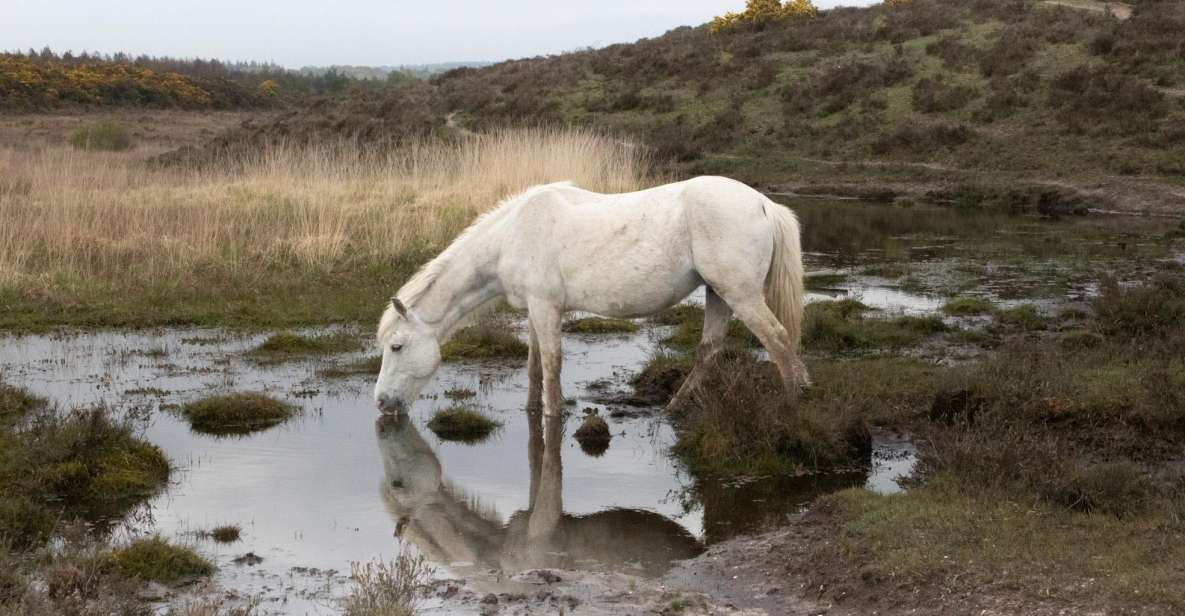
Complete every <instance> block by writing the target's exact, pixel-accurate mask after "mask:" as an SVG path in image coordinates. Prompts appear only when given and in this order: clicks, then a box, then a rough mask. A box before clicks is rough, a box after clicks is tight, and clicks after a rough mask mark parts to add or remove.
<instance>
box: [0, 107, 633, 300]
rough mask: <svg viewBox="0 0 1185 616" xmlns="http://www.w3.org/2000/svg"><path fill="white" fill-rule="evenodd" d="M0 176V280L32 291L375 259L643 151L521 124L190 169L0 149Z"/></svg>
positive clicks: (625, 180) (616, 185) (606, 182)
mask: <svg viewBox="0 0 1185 616" xmlns="http://www.w3.org/2000/svg"><path fill="white" fill-rule="evenodd" d="M0 177H3V178H4V179H3V180H0V221H2V222H3V224H0V284H6V285H14V284H15V285H19V286H22V287H27V286H34V287H35V286H38V283H39V282H40V283H46V282H48V281H52V280H53V279H54V278H55V277H61V276H63V275H67V276H81V277H94V278H99V279H104V280H117V279H122V280H126V279H128V278H132V279H137V280H142V281H145V280H147V281H151V280H156V279H162V278H164V279H168V278H174V277H181V276H189V275H194V274H195V273H199V272H202V271H206V270H211V269H212V270H219V271H222V272H226V273H231V274H234V273H240V272H242V271H243V270H255V271H259V270H266V271H269V272H274V271H276V269H277V268H278V269H281V270H286V269H290V268H293V267H297V268H301V267H303V268H314V269H331V270H332V269H335V268H339V267H343V266H356V265H359V264H366V263H374V262H381V261H383V260H385V259H391V258H396V257H400V256H402V255H405V254H407V253H408V251H411V250H428V251H430V250H432V249H434V248H437V247H440V246H441V245H442V244H444V243H446V242H447V241H448V240H449V239H450V238H451V237H452V236H453V235H455V234H456V233H457V232H458V231H459V230H460V229H462V228H463V227H464V226H465V225H467V224H468V223H469V222H470V221H471V220H472V219H473V218H474V217H475V216H476V215H478V214H480V213H481V212H483V211H485V210H486V209H488V208H490V207H493V206H494V205H495V204H496V203H498V201H499V200H500V199H502V198H504V197H506V196H508V195H511V194H513V193H515V192H518V191H520V190H522V189H524V188H526V187H528V186H530V185H533V184H539V183H544V182H551V181H558V180H572V181H575V182H577V183H578V184H580V185H581V186H584V187H587V188H590V189H594V190H602V191H625V190H635V189H637V188H639V187H641V186H642V185H643V184H644V183H645V182H646V161H645V159H644V156H643V155H641V154H640V153H639V152H638V151H637V150H636V149H633V148H630V147H629V146H628V145H626V144H621V143H619V142H616V141H614V140H612V139H610V138H607V137H605V136H602V135H600V134H597V133H593V132H588V131H581V130H546V129H535V130H518V131H501V132H495V133H491V134H486V135H475V136H471V137H467V138H463V139H461V140H458V141H453V142H448V143H445V142H421V143H415V144H410V145H407V146H405V147H402V148H399V149H396V150H393V151H376V150H368V149H366V148H365V147H362V146H359V145H357V144H355V143H352V142H351V143H341V144H332V145H319V146H313V147H301V148H298V147H290V146H283V145H281V146H274V147H270V148H267V149H265V150H262V151H260V152H258V153H255V154H253V155H250V156H247V157H240V158H236V159H227V160H226V161H225V163H224V164H221V165H217V166H215V167H212V168H203V169H168V168H163V169H159V168H153V167H152V166H150V165H147V164H145V162H144V161H143V160H142V159H139V158H137V157H136V155H135V154H134V153H128V154H125V153H93V152H85V151H76V150H71V149H67V148H64V147H63V148H49V149H42V150H39V151H35V152H28V151H22V152H17V151H15V150H0Z"/></svg>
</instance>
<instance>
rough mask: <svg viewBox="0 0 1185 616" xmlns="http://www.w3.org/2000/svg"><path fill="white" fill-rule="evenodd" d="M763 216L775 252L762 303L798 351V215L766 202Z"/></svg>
mask: <svg viewBox="0 0 1185 616" xmlns="http://www.w3.org/2000/svg"><path fill="white" fill-rule="evenodd" d="M765 215H766V217H767V218H769V220H770V222H772V223H773V227H774V255H773V260H772V262H771V263H770V266H769V273H767V274H766V276H765V304H766V305H767V306H769V309H770V310H771V311H773V313H774V316H776V317H777V318H778V321H780V322H781V323H782V327H785V328H786V332H787V333H789V334H790V342H791V346H792V348H793V349H794V350H795V351H797V350H798V346H799V343H800V341H801V340H802V311H803V282H802V277H803V271H802V244H801V243H800V238H799V232H798V217H797V216H795V215H794V212H792V211H790V208H788V207H785V206H783V205H779V204H777V203H774V202H773V201H766V203H765Z"/></svg>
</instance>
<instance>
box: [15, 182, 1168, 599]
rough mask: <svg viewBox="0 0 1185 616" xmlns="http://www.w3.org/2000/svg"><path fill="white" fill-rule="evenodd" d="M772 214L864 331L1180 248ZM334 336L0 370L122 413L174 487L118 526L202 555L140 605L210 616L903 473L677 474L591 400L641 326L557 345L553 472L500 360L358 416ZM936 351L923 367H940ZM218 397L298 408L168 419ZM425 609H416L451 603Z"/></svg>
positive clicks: (1120, 223)
mask: <svg viewBox="0 0 1185 616" xmlns="http://www.w3.org/2000/svg"><path fill="white" fill-rule="evenodd" d="M794 207H795V209H796V210H797V211H798V213H799V216H800V218H801V220H802V223H803V228H804V244H805V248H806V250H807V262H808V269H809V270H811V271H812V272H815V273H816V274H819V275H818V276H815V277H813V278H812V281H813V282H812V288H813V291H812V294H811V299H812V301H818V300H824V299H829V298H834V297H841V296H842V297H854V298H857V299H860V300H861V301H863V302H864V303H866V304H868V305H870V306H873V307H874V308H879V309H881V312H882V313H884V314H897V313H902V312H906V313H913V314H925V313H933V312H936V311H938V310H939V309H940V308H941V307H942V305H943V304H944V303H945V302H946V301H947V299H949V298H950V297H954V296H966V295H974V296H980V297H985V298H987V299H990V300H992V301H993V302H995V303H996V304H997V305H1001V306H1008V305H1014V304H1017V303H1021V302H1027V303H1034V304H1035V305H1036V306H1038V307H1039V308H1040V309H1041V310H1042V311H1044V312H1049V313H1052V312H1054V311H1056V310H1059V309H1060V308H1062V307H1066V306H1073V305H1074V304H1076V303H1081V302H1082V301H1083V300H1085V299H1087V298H1088V297H1089V296H1090V294H1091V293H1092V292H1093V291H1094V290H1095V289H1096V285H1097V281H1098V280H1099V277H1100V275H1101V274H1104V273H1113V274H1115V275H1117V276H1119V277H1120V278H1121V279H1122V278H1127V277H1135V276H1136V275H1138V274H1142V273H1146V271H1145V270H1149V269H1156V268H1166V267H1179V266H1180V265H1179V264H1180V263H1182V262H1185V259H1183V258H1182V255H1181V253H1180V250H1179V246H1180V244H1179V242H1178V243H1175V244H1174V242H1173V240H1171V239H1169V238H1168V231H1169V230H1171V229H1172V228H1173V227H1172V225H1175V223H1168V224H1166V223H1165V222H1163V221H1157V220H1147V219H1138V218H1117V217H1109V218H1093V217H1092V218H1088V219H1080V218H1075V219H1068V220H1061V221H1047V220H1039V219H1036V218H1016V217H1009V216H1006V215H993V214H984V213H972V212H966V211H957V210H952V209H940V208H928V207H922V206H916V207H901V206H888V205H870V204H863V203H858V202H824V201H810V200H806V201H799V202H795V203H794ZM1173 263H1176V264H1178V265H1176V266H1174V265H1172V264H1173ZM696 300H697V297H694V296H693V298H692V301H696ZM956 321H957V320H956ZM958 324H959V326H963V327H975V326H976V323H975V322H974V321H973V320H967V319H964V320H962V321H958ZM346 331H347V333H349V334H352V335H354V336H355V337H356V338H357V339H358V341H359V347H358V350H357V351H354V352H349V353H342V354H336V355H331V356H325V357H318V358H305V359H297V360H291V361H282V362H278V361H263V362H261V361H259V359H258V358H253V357H252V356H251V355H250V354H249V353H248V351H249V350H251V349H252V348H254V347H255V346H256V345H258V344H259V343H260V342H261V341H262V340H263V338H264V337H265V336H264V335H263V334H260V335H242V334H230V333H226V332H222V331H216V330H192V329H186V330H161V331H137V332H122V331H114V332H113V331H105V332H62V333H57V334H52V335H37V336H6V337H4V339H3V340H2V343H0V369H2V370H3V372H4V373H5V375H6V379H8V380H9V381H11V382H13V383H16V384H20V385H22V386H24V387H27V388H28V389H30V390H32V391H34V392H36V393H39V394H42V395H45V396H47V397H49V398H50V399H52V400H54V401H55V402H56V403H58V404H60V405H63V406H66V407H75V406H87V405H94V404H106V405H109V406H112V407H114V408H117V409H119V410H120V411H121V412H124V413H126V414H128V415H129V416H133V417H136V418H137V419H136V420H137V421H139V422H140V425H142V428H143V431H144V435H145V437H146V438H147V439H148V440H150V441H151V442H153V443H156V444H157V445H159V446H160V447H161V448H162V449H163V450H164V451H165V453H166V454H167V455H168V456H169V458H170V459H171V460H172V461H173V462H174V465H175V466H176V467H177V468H179V469H180V472H178V473H176V474H175V475H174V481H173V483H172V484H171V485H170V487H169V489H168V490H167V491H166V492H165V493H163V494H161V495H160V496H159V497H157V498H155V499H154V500H153V501H151V502H150V503H148V504H147V505H146V506H145V507H143V508H142V509H141V510H140V511H138V512H136V513H135V514H133V515H132V516H131V517H130V518H129V519H128V520H125V521H124V523H123V524H122V525H120V527H119V529H118V530H117V531H116V532H117V533H119V534H146V533H160V534H162V535H166V536H169V537H174V538H178V539H180V540H182V541H185V542H189V543H192V544H194V545H195V546H196V547H198V549H199V550H200V551H201V552H203V553H205V554H207V555H209V556H211V557H213V558H214V559H215V560H216V562H217V564H218V565H219V572H218V574H217V575H216V576H215V578H214V579H213V580H212V581H211V583H210V584H209V585H208V586H204V587H201V588H198V589H192V588H191V589H188V590H187V591H185V594H184V596H182V597H177V596H173V595H171V594H170V591H165V590H164V589H159V597H158V598H159V599H160V600H161V602H162V605H163V603H164V602H167V601H169V600H173V601H180V600H184V598H185V597H188V596H195V595H202V594H205V595H210V594H216V595H218V596H221V597H224V598H226V599H227V600H228V601H229V602H230V603H231V604H233V603H236V602H242V601H245V600H247V599H248V598H250V597H257V596H258V597H262V608H263V609H264V610H266V611H271V612H282V613H297V614H300V613H326V614H328V613H334V612H335V611H336V607H335V598H336V597H338V596H340V594H341V593H342V592H343V591H344V590H345V589H346V588H347V587H348V583H347V582H348V580H347V575H348V573H349V567H350V563H351V562H355V561H362V562H367V561H373V560H381V559H389V558H391V557H393V556H395V555H396V554H398V553H399V552H400V550H401V549H402V548H403V547H404V545H405V544H407V545H410V546H413V547H414V548H415V549H416V550H418V551H420V552H421V553H424V554H425V555H427V556H428V557H429V558H430V559H431V560H432V561H433V562H434V563H435V564H437V565H438V566H439V568H440V569H439V571H438V576H440V577H442V578H443V577H451V578H462V579H464V580H466V584H467V586H468V588H469V589H470V590H472V591H474V592H476V593H478V594H479V595H480V594H481V593H485V592H510V593H515V592H522V593H528V592H531V590H532V589H533V588H536V587H537V584H534V583H533V582H532V581H531V580H527V579H524V578H523V577H522V575H521V572H522V571H525V570H530V569H536V568H548V569H561V570H572V569H576V570H583V571H590V572H599V573H603V574H608V575H616V574H626V575H636V576H641V577H650V578H653V577H657V576H661V575H663V574H664V573H665V572H666V571H667V569H668V568H669V566H670V563H671V562H672V561H674V560H678V559H685V558H689V557H692V556H695V555H697V554H699V553H701V552H702V551H703V550H704V549H705V547H706V546H708V545H711V544H713V543H716V542H720V541H722V540H725V539H729V538H732V537H734V536H736V535H738V534H741V533H745V532H751V531H756V530H759V529H762V528H765V527H767V526H768V525H770V524H774V523H777V522H779V521H783V520H785V519H786V517H787V516H789V515H793V514H794V513H796V512H798V511H799V510H800V509H801V508H802V506H803V505H804V504H805V503H806V502H808V501H809V500H811V499H812V498H815V497H817V496H818V495H820V494H823V493H826V492H829V491H832V490H837V489H840V488H845V487H851V486H858V485H865V486H867V487H868V488H870V489H873V490H877V491H894V490H898V489H900V488H899V487H898V485H897V482H896V479H897V478H899V477H901V476H904V475H907V474H908V473H909V471H910V468H911V467H912V464H913V457H912V448H911V447H910V445H909V443H908V440H907V435H899V434H891V433H878V434H876V435H875V436H876V441H877V448H876V454H875V456H874V458H875V460H874V462H875V465H874V467H873V468H870V469H853V470H851V471H850V472H846V473H837V474H831V475H806V476H798V477H778V478H770V477H764V478H749V479H744V480H739V481H733V482H730V483H727V484H723V483H718V482H713V481H705V480H698V481H697V480H695V479H694V478H692V477H690V476H688V475H687V474H686V473H685V472H683V471H682V470H681V469H680V468H679V466H678V465H677V464H676V463H675V462H674V461H673V460H672V459H671V458H670V457H668V455H667V449H668V448H669V446H670V445H671V443H672V442H673V438H674V437H673V434H672V432H671V428H670V427H669V426H668V425H667V424H666V423H664V422H662V421H661V420H660V419H659V418H658V417H657V415H656V414H655V413H654V412H653V411H654V409H626V408H624V407H618V406H614V405H608V406H606V405H602V404H598V403H596V402H595V401H594V400H604V399H605V394H606V391H605V390H604V386H605V384H604V383H603V381H604V380H606V379H608V388H609V390H610V391H613V390H616V389H624V388H626V387H627V385H626V381H627V380H628V378H629V377H630V376H631V375H633V374H634V373H636V372H637V371H638V369H639V368H640V367H641V366H642V365H643V364H644V363H645V362H646V360H647V359H648V358H649V357H650V356H651V354H652V353H653V352H654V350H655V349H656V348H657V346H658V341H659V340H661V339H662V338H663V337H664V336H665V335H666V334H667V333H668V332H669V329H668V328H663V327H658V326H652V325H646V326H644V327H643V328H642V329H641V331H640V332H639V333H636V334H628V335H609V336H584V335H566V337H565V353H566V360H565V366H564V386H565V393H566V394H567V395H568V396H569V397H571V398H574V399H575V404H573V405H572V407H571V409H572V413H571V414H570V415H569V416H568V417H567V418H566V419H564V420H563V422H564V425H563V426H556V425H547V426H539V429H542V430H545V431H547V432H553V431H556V430H561V429H562V433H563V438H564V441H563V443H564V447H563V448H562V473H560V474H556V473H548V472H541V469H542V465H541V463H540V461H539V458H538V455H537V454H538V451H537V450H534V453H533V450H532V447H537V445H538V438H539V432H538V431H535V432H533V431H532V429H531V423H530V420H529V418H528V416H527V414H526V413H525V412H524V410H523V405H524V402H525V399H526V375H525V369H524V368H523V366H522V365H521V364H522V362H488V363H465V364H452V365H447V366H446V367H445V368H444V369H443V370H442V371H441V373H440V374H439V375H438V376H437V378H436V380H435V381H434V383H433V384H432V385H431V387H430V389H429V390H428V391H427V392H426V396H425V398H424V399H423V400H421V401H420V402H419V403H418V404H417V405H415V407H414V408H413V409H412V411H411V413H410V416H409V417H406V418H390V417H388V418H380V417H379V416H378V414H377V413H376V411H375V409H374V405H373V403H372V402H371V400H370V387H371V384H372V380H371V377H370V376H369V375H365V374H363V375H356V376H352V377H348V378H330V377H328V376H327V375H326V374H324V372H325V371H326V370H327V369H330V368H333V367H334V366H339V365H344V364H347V363H349V362H351V361H353V360H355V359H358V358H361V357H365V356H367V355H368V354H369V353H370V352H371V351H370V349H368V348H367V347H366V339H367V337H368V333H367V332H365V331H360V330H359V331H352V330H346ZM945 352H946V351H945V348H944V347H941V346H940V347H938V348H934V349H930V351H929V352H928V353H929V354H930V355H931V356H933V357H934V359H946V358H944V357H942V356H943V354H944V353H945ZM594 383H596V384H595V385H593V387H592V388H590V387H589V386H590V385H591V384H594ZM457 389H469V390H472V391H474V392H476V397H475V398H473V400H472V401H471V402H472V403H473V404H474V405H475V406H477V407H478V408H480V409H481V410H482V411H484V412H486V413H488V414H489V415H491V416H492V417H494V418H496V419H497V420H498V421H500V422H502V424H503V427H502V428H501V429H499V430H498V431H497V432H496V433H495V434H493V435H492V436H491V437H490V438H488V439H487V440H485V441H482V442H480V443H477V444H458V443H450V442H444V441H441V440H440V439H438V438H437V437H436V436H435V435H434V434H433V433H432V432H431V431H429V430H428V429H427V428H426V426H425V424H426V422H427V420H428V418H429V417H430V416H431V414H432V412H433V411H435V410H436V409H439V408H443V407H445V406H447V405H448V404H450V401H449V400H447V399H446V398H445V396H444V393H445V392H446V391H448V390H457ZM238 391H263V392H267V393H269V394H271V395H273V396H275V397H278V398H281V399H284V400H286V401H288V402H291V403H294V404H297V405H299V407H300V408H301V410H302V412H301V414H300V415H299V416H298V417H297V418H295V419H293V420H291V421H289V422H287V423H285V424H283V425H281V426H278V427H275V428H272V429H270V430H266V431H264V432H261V433H257V434H254V435H250V436H245V437H215V436H209V435H204V434H198V433H195V432H193V431H191V430H190V428H189V426H188V424H187V423H186V422H185V421H184V420H182V419H181V418H179V417H178V416H177V415H176V413H175V410H174V409H175V407H176V406H177V405H179V404H183V403H184V402H186V401H189V400H192V399H195V398H198V397H201V396H203V395H208V394H214V393H226V392H238ZM587 408H592V409H596V410H597V411H598V412H600V413H601V414H602V416H605V417H608V418H609V424H610V427H611V431H612V433H613V435H614V436H613V440H612V442H611V444H610V446H609V449H608V451H606V452H605V453H604V454H603V455H600V456H593V455H589V454H587V453H585V452H584V451H582V449H581V448H580V447H579V445H578V444H577V443H576V442H575V441H574V440H573V439H572V437H571V435H572V433H573V432H574V431H575V429H576V427H577V426H578V425H579V422H580V421H581V416H582V413H583V412H584V409H587ZM622 410H626V411H628V412H626V413H622V412H621V411H622ZM615 411H617V412H615ZM532 493H534V496H536V497H539V495H540V494H550V495H559V496H560V500H561V502H562V512H563V515H562V516H560V517H559V518H558V519H557V520H556V521H555V524H557V525H558V527H559V528H560V529H561V530H562V534H563V536H564V537H565V538H566V539H565V541H564V542H563V544H562V545H560V544H548V545H543V544H537V543H533V542H531V541H529V540H527V539H528V537H527V536H528V526H529V519H530V516H529V515H528V513H527V512H529V511H530V510H531V509H532V496H533V494H532ZM221 524H238V525H241V526H242V528H243V537H242V540H241V541H239V542H236V543H231V544H224V545H223V544H216V543H213V542H211V541H209V540H205V539H200V538H198V537H197V536H196V535H195V533H197V532H198V531H202V530H205V529H209V528H211V527H214V526H218V525H221ZM248 555H250V557H248ZM447 594H448V593H447V592H444V593H439V594H438V595H437V596H436V597H434V598H433V599H432V600H431V601H429V602H428V603H427V604H426V606H425V607H426V608H428V609H429V610H437V611H453V610H455V609H457V608H458V606H457V605H455V604H453V603H450V599H449V598H447V597H445V596H444V595H447ZM465 609H468V610H470V611H477V610H478V609H479V606H476V605H469V606H467V607H465Z"/></svg>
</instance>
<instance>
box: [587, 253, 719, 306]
mask: <svg viewBox="0 0 1185 616" xmlns="http://www.w3.org/2000/svg"><path fill="white" fill-rule="evenodd" d="M565 261H567V263H565V265H566V266H567V267H565V268H564V270H565V271H564V290H565V304H566V308H568V309H569V310H583V311H586V312H591V313H594V314H599V315H603V316H607V317H616V318H634V317H640V316H647V315H651V314H654V313H657V312H660V311H662V310H664V309H666V308H669V307H671V306H672V305H674V304H676V303H678V302H679V301H680V300H682V299H683V298H685V297H687V296H688V295H689V294H690V293H691V292H692V291H694V290H695V289H696V288H697V287H698V286H699V285H701V284H703V280H702V279H701V278H700V277H699V274H697V273H696V272H695V269H694V268H693V266H692V263H691V255H690V253H688V254H686V255H681V254H670V253H667V252H665V251H663V250H661V249H657V248H655V249H649V250H647V249H642V250H634V251H625V252H622V253H618V254H617V255H614V256H612V257H607V256H601V258H595V257H590V258H588V259H581V260H569V259H565Z"/></svg>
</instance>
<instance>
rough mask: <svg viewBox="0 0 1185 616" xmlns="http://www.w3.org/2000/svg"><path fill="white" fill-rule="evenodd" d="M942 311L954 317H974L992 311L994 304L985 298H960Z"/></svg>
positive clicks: (948, 304)
mask: <svg viewBox="0 0 1185 616" xmlns="http://www.w3.org/2000/svg"><path fill="white" fill-rule="evenodd" d="M942 311H943V312H945V313H946V314H949V315H952V316H974V315H979V314H988V313H990V312H991V311H992V302H991V301H989V300H988V299H986V298H983V297H959V298H956V299H952V300H950V301H949V302H947V303H946V304H944V305H943V306H942Z"/></svg>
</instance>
